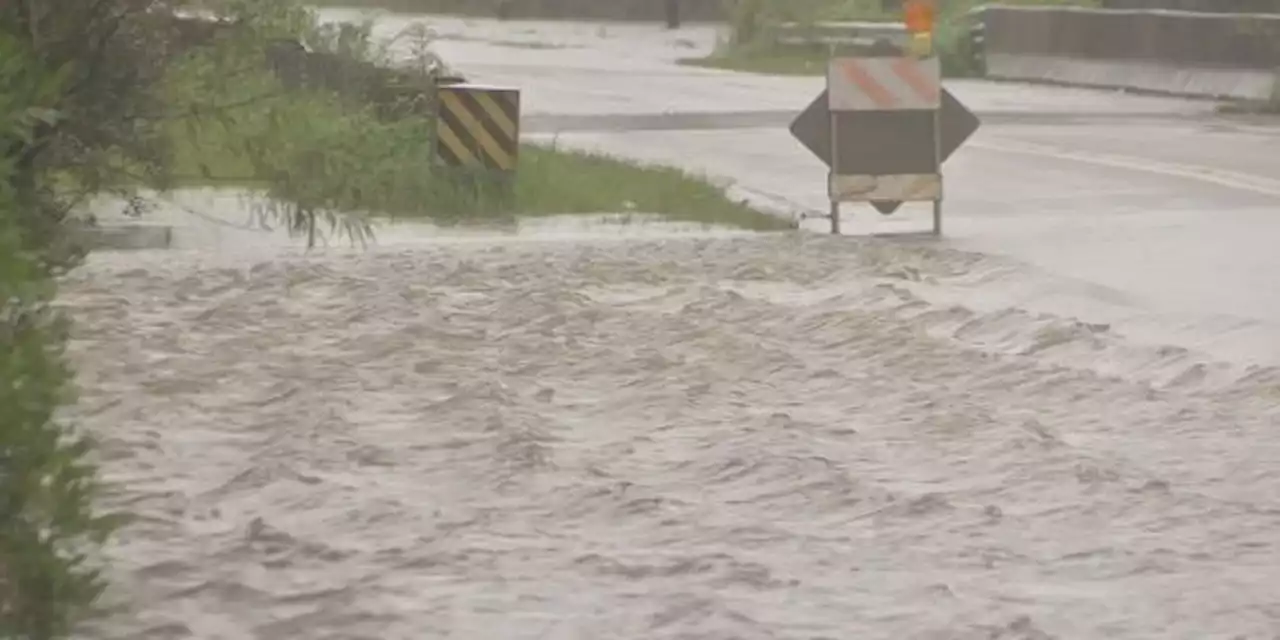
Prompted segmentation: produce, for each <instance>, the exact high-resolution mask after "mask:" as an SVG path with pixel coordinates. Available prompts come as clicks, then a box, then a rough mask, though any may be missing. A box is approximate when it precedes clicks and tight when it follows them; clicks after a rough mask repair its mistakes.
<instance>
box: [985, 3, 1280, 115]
mask: <svg viewBox="0 0 1280 640" xmlns="http://www.w3.org/2000/svg"><path fill="white" fill-rule="evenodd" d="M980 20H981V21H982V23H983V24H984V34H983V47H984V59H985V62H986V72H987V75H988V76H991V77H995V78H1005V79H1011V80H1030V81H1048V82H1057V83H1062V84H1071V85H1078V86H1094V87H1107V88H1121V89H1134V90H1141V91H1151V92H1157V93H1169V94H1176V95H1188V96H1202V97H1211V98H1236V99H1245V100H1259V101H1265V100H1269V99H1272V97H1273V95H1275V94H1276V93H1277V91H1280V77H1278V76H1280V15H1274V14H1231V13H1199V12H1190V11H1172V10H1107V9H1083V8H1078V7H1026V6H1005V5H988V6H986V7H983V8H982V9H981V10H980Z"/></svg>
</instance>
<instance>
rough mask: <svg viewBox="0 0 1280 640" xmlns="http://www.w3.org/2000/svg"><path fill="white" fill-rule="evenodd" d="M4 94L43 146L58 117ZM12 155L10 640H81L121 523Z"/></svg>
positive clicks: (3, 267) (7, 323)
mask: <svg viewBox="0 0 1280 640" xmlns="http://www.w3.org/2000/svg"><path fill="white" fill-rule="evenodd" d="M0 95H3V97H4V99H5V102H4V104H3V105H0V122H4V123H8V127H7V130H6V131H5V133H7V134H9V135H12V136H15V137H17V138H19V139H31V138H32V132H31V127H32V126H40V123H43V122H45V121H46V117H47V116H48V115H49V114H47V113H44V112H43V111H42V109H43V108H42V107H30V106H28V107H20V105H17V104H15V102H16V101H15V100H14V95H13V94H0ZM13 175H14V171H13V164H12V162H11V161H8V160H6V159H0V638H5V639H10V638H12V639H32V640H46V639H52V638H64V637H67V636H69V635H70V633H71V631H72V629H73V627H74V625H75V624H76V623H77V622H79V621H80V620H82V619H83V618H84V617H85V616H87V615H89V614H92V613H93V612H94V610H95V604H96V602H97V600H98V596H99V595H100V594H101V592H102V589H103V587H104V581H103V580H102V579H101V577H100V575H99V572H98V567H97V565H96V563H95V562H94V561H93V560H92V557H93V553H94V550H95V548H97V547H98V546H99V545H101V544H102V543H103V542H104V541H105V540H106V539H107V537H108V536H109V535H110V534H111V533H112V532H113V531H115V530H116V528H117V526H118V524H119V523H118V520H117V519H116V518H115V517H113V516H104V515H100V514H98V513H96V511H95V509H94V504H93V502H94V498H95V494H96V493H97V491H98V488H99V487H98V483H97V480H96V471H95V468H94V466H93V465H92V464H91V462H90V460H89V457H88V456H89V453H90V447H91V443H90V441H89V440H88V439H87V438H86V437H85V436H84V435H82V434H78V433H76V432H75V431H74V430H73V429H72V428H71V427H70V426H68V425H66V424H64V423H63V422H61V421H60V420H59V418H58V417H57V415H56V414H57V411H58V408H59V407H60V406H62V405H63V404H65V403H67V402H69V401H70V400H71V394H72V389H71V380H72V375H71V372H70V370H69V369H68V367H67V362H66V359H65V356H64V354H63V349H64V346H65V344H66V340H67V323H66V321H65V319H64V318H63V317H62V315H61V314H60V313H59V312H58V311H57V310H56V309H55V308H54V307H53V306H52V304H51V303H52V301H53V297H54V294H55V284H54V280H53V279H52V278H51V277H50V276H49V272H48V268H47V265H46V264H45V261H44V259H43V258H42V256H41V254H40V252H37V251H32V250H29V249H28V248H27V247H28V245H29V242H28V241H27V239H26V238H24V237H23V235H24V233H26V231H25V227H26V226H27V225H28V223H29V219H28V218H26V217H25V216H21V215H19V213H18V203H17V201H16V200H15V198H14V194H13V191H12V189H11V188H10V187H9V186H8V185H9V180H10V179H11V178H12V177H13Z"/></svg>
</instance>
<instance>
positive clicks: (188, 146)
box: [172, 113, 791, 231]
mask: <svg viewBox="0 0 1280 640" xmlns="http://www.w3.org/2000/svg"><path fill="white" fill-rule="evenodd" d="M324 117H328V118H333V119H335V120H337V119H339V118H340V117H341V116H339V114H337V113H328V114H324V113H320V114H314V115H313V117H312V120H311V121H312V122H313V123H314V122H315V118H324ZM348 117H350V116H348ZM364 125H365V126H364V128H363V129H362V132H363V133H364V134H365V136H367V131H368V129H369V124H368V123H364ZM381 126H384V127H397V126H401V125H397V124H387V125H381ZM329 128H330V129H338V130H342V129H343V127H341V126H330V127H329ZM172 135H173V140H174V143H175V149H174V163H175V164H174V174H175V181H176V183H177V185H178V186H221V187H243V188H251V189H252V188H263V187H265V186H266V184H265V183H264V182H263V181H261V180H258V179H255V178H254V177H253V176H255V175H260V174H261V172H260V171H259V170H255V167H254V166H253V165H251V164H250V163H249V161H248V160H247V158H248V156H247V155H246V154H242V153H237V152H236V150H235V148H234V145H235V143H234V142H233V141H232V140H230V139H228V138H227V137H226V136H225V135H224V131H223V130H222V129H221V128H219V127H218V126H217V124H216V123H207V124H205V125H204V126H196V127H191V126H184V127H181V128H179V129H175V130H174V131H173V132H172ZM364 139H365V138H364V136H362V140H359V141H351V140H332V141H330V144H331V145H332V153H331V155H333V156H336V157H337V158H338V160H337V161H339V162H340V161H341V158H342V157H352V158H362V157H368V156H366V153H365V150H363V149H361V150H360V151H359V152H357V153H351V152H349V151H344V150H345V149H348V148H349V147H350V145H351V143H352V142H354V143H355V144H356V145H357V146H360V145H361V142H363V140H364ZM367 140H368V143H369V144H371V145H375V146H382V145H384V144H387V142H386V141H387V140H399V141H400V146H399V148H398V149H395V150H394V154H393V155H391V156H387V155H386V154H383V156H382V157H385V158H387V162H386V163H385V164H384V165H383V166H380V167H379V166H377V165H376V164H375V165H374V166H372V167H370V166H368V164H367V163H366V162H361V163H360V164H362V165H365V166H362V167H361V170H362V171H366V172H370V171H371V172H376V173H379V174H380V175H381V178H382V179H381V180H380V181H377V182H374V183H372V188H366V189H360V190H355V191H351V192H343V193H341V194H340V195H339V196H338V197H336V198H335V199H333V200H330V201H329V204H330V205H332V206H334V207H335V208H337V207H340V208H342V209H345V210H351V211H369V212H373V213H374V214H375V215H378V216H382V217H389V218H395V219H415V218H418V219H429V220H431V221H433V222H436V223H439V224H456V223H460V222H468V221H479V222H484V221H492V222H500V221H508V220H511V219H513V218H518V217H529V216H550V215H560V214H598V213H613V212H618V213H627V212H637V213H654V214H659V215H661V216H663V217H665V218H667V219H669V220H674V221H683V222H695V223H703V224H707V225H719V226H728V227H736V228H742V229H751V230H760V231H766V230H781V229H788V228H790V227H791V223H790V221H789V220H785V219H781V218H778V217H776V216H771V215H769V214H766V213H763V212H761V211H758V210H756V209H753V208H751V207H750V206H748V205H746V204H743V203H741V202H736V201H734V200H732V199H731V198H729V197H728V195H727V194H726V193H725V192H724V190H722V189H720V188H718V187H716V186H715V185H713V184H711V183H709V182H707V181H706V180H703V179H700V178H698V177H696V176H693V175H691V174H688V173H686V172H684V171H681V170H679V169H676V168H671V167H662V166H642V165H637V164H633V163H630V162H627V161H624V160H621V159H617V158H613V157H610V156H606V155H601V154H594V153H586V152H580V151H573V150H566V149H560V148H551V147H547V146H542V145H535V144H528V143H526V144H522V145H521V148H520V158H519V166H518V171H517V172H516V174H515V178H514V181H513V182H512V183H511V184H509V185H505V186H504V185H500V184H496V183H494V182H493V181H486V180H483V179H476V178H474V177H470V176H465V175H454V176H452V177H451V176H450V175H448V174H447V173H446V172H445V171H442V170H441V168H440V167H438V166H436V164H435V162H434V161H433V155H434V149H433V147H432V144H431V142H430V140H431V137H430V133H429V132H425V131H424V132H423V134H422V135H418V136H411V135H405V133H404V131H403V130H401V131H398V132H395V133H394V134H392V135H387V136H385V137H383V136H378V135H373V136H367ZM294 142H296V140H295V141H294ZM281 146H286V145H283V144H282V145H281ZM298 151H299V152H300V153H302V154H304V155H305V154H306V152H307V150H306V148H305V145H303V146H302V148H300V149H298ZM294 162H296V161H294V160H285V161H283V163H282V164H293V163H294Z"/></svg>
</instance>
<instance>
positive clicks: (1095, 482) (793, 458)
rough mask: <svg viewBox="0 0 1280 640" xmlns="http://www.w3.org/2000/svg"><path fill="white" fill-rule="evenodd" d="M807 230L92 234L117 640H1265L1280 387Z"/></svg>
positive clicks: (88, 312) (86, 303) (75, 287)
mask: <svg viewBox="0 0 1280 640" xmlns="http://www.w3.org/2000/svg"><path fill="white" fill-rule="evenodd" d="M1000 269H1001V267H1000V265H998V264H996V263H994V262H993V261H992V259H988V258H982V257H978V256H973V255H970V254H963V253H959V252H955V251H950V250H946V249H940V248H931V247H928V246H905V245H903V244H901V243H899V244H891V243H886V242H878V241H873V240H855V239H850V238H842V239H831V238H825V237H815V236H797V235H791V234H783V235H772V236H760V237H751V236H747V237H710V236H708V237H697V236H688V237H683V238H672V239H665V240H648V241H645V240H631V241H627V242H619V241H612V240H607V239H597V240H582V239H579V240H576V241H574V242H564V241H556V240H554V239H548V240H541V241H527V242H496V243H493V244H481V243H464V244H438V245H429V244H428V245H422V246H416V247H401V248H395V247H386V248H382V249H378V250H375V251H372V252H369V253H364V254H360V253H351V252H343V251H327V252H320V253H317V254H314V255H310V256H303V255H286V256H277V257H274V258H272V259H270V260H264V261H259V260H257V259H246V258H244V257H237V256H234V255H219V254H199V253H189V252H171V253H155V254H145V253H134V254H105V253H104V254H99V255H95V256H93V257H92V259H91V261H90V264H89V265H88V266H86V267H85V268H83V269H82V270H80V271H78V272H77V273H75V274H74V276H73V278H72V280H71V281H70V282H69V283H68V284H67V286H66V289H65V295H64V300H65V302H66V304H67V305H69V307H70V308H71V309H72V310H73V312H74V313H75V315H76V317H77V319H78V329H77V342H76V345H75V349H74V352H75V356H76V358H77V361H78V362H79V363H80V367H81V371H82V378H83V386H84V390H83V397H82V401H81V404H80V416H79V419H80V420H81V422H82V423H83V424H85V425H86V427H87V428H89V429H91V430H92V431H93V432H94V433H95V434H96V435H97V436H98V437H99V438H100V439H101V440H102V445H103V448H102V452H103V455H104V457H105V469H106V473H107V475H108V479H109V480H110V481H112V482H113V483H115V484H116V485H117V487H118V489H119V494H118V495H117V496H116V497H115V498H114V499H113V500H114V504H116V505H117V506H120V507H124V508H128V509H130V510H131V511H133V512H134V513H135V514H137V515H138V516H139V520H138V522H136V523H135V524H134V525H133V526H132V527H130V528H129V529H128V530H127V531H126V532H125V533H124V534H123V535H122V536H121V537H120V538H119V541H118V543H117V544H116V545H114V546H113V547H112V548H111V550H110V551H111V560H112V561H113V564H114V567H115V577H116V579H117V581H118V583H117V588H116V590H115V591H113V593H112V597H113V598H115V599H117V600H124V601H127V602H130V603H131V605H130V607H131V610H130V612H129V613H127V614H122V615H120V616H118V617H117V618H116V619H114V620H112V621H111V622H110V623H109V624H108V626H107V628H105V629H104V630H103V631H102V632H101V633H100V634H99V635H100V636H101V637H103V638H120V639H124V638H130V639H162V638H163V639H168V638H174V639H176V638H201V639H215V638H217V639H232V638H236V639H239V638H264V639H266V638H309V639H320V638H333V639H339V638H340V639H344V640H346V639H358V638H368V639H371V640H373V639H377V640H385V639H394V638H404V639H420V638H446V637H448V638H475V639H486V640H487V639H497V638H501V639H504V640H521V639H530V640H532V639H537V638H552V639H560V638H564V639H579V638H581V639H584V640H585V639H595V638H628V639H630V638H634V639H641V638H643V639H659V638H672V639H674V638H708V639H712V638H716V639H725V640H729V639H734V640H737V639H755V638H761V639H763V638H788V639H791V638H795V639H802V638H803V639H816V638H832V639H840V640H844V639H850V638H859V639H863V638H885V639H894V640H900V639H912V638H920V639H948V640H950V639H970V638H972V639H978V638H982V639H988V638H1021V639H1031V638H1051V637H1052V638H1187V639H1195V640H1205V639H1209V638H1233V637H1243V638H1272V637H1275V635H1276V633H1277V632H1278V631H1280V595H1277V594H1278V593H1280V592H1278V591H1277V585H1278V584H1280V536H1278V535H1277V530H1278V528H1280V508H1278V507H1277V496H1278V495H1280V492H1278V491H1277V489H1278V488H1280V447H1278V446H1277V444H1276V442H1277V439H1276V435H1275V433H1276V431H1275V429H1276V427H1277V408H1276V407H1277V404H1278V402H1280V383H1278V381H1280V377H1278V376H1277V375H1276V372H1275V371H1274V370H1270V369H1257V368H1255V369H1243V368H1232V367H1230V366H1228V365H1226V364H1223V363H1212V362H1208V361H1205V360H1201V359H1198V358H1197V356H1196V355H1195V354H1193V353H1190V352H1187V351H1185V350H1180V349H1177V348H1173V347H1166V348H1159V347H1148V346H1141V345H1135V344H1131V343H1129V342H1128V341H1127V340H1126V339H1125V337H1124V336H1118V335H1113V332H1112V331H1110V330H1109V328H1108V327H1105V326H1095V325H1084V324H1079V323H1075V322H1073V321H1070V320H1067V319H1060V318H1053V317H1048V316H1038V315H1032V314H1028V313H1025V312H1021V311H1019V310H1017V309H1014V308H1006V309H1000V310H997V311H994V312H992V311H986V312H978V311H975V310H972V309H967V308H965V307H960V306H954V305H950V304H945V305H944V304H937V303H934V302H931V301H930V298H929V293H928V292H929V291H930V290H931V288H932V289H934V290H941V289H943V288H946V287H952V286H961V284H963V283H965V282H972V281H974V280H975V279H982V278H992V277H998V276H999V273H1000Z"/></svg>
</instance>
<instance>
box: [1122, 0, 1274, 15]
mask: <svg viewBox="0 0 1280 640" xmlns="http://www.w3.org/2000/svg"><path fill="white" fill-rule="evenodd" d="M1102 8H1103V9H1175V10H1178V11H1199V12H1202V13H1280V0H1102Z"/></svg>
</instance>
